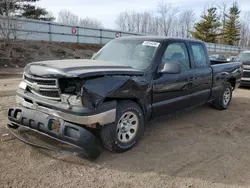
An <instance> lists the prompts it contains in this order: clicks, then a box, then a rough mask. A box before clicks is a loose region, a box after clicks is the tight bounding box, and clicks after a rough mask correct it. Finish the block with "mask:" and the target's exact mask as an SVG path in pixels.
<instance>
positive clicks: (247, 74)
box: [242, 71, 250, 78]
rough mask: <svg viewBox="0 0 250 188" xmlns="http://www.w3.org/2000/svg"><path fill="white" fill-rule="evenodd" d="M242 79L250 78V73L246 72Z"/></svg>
mask: <svg viewBox="0 0 250 188" xmlns="http://www.w3.org/2000/svg"><path fill="white" fill-rule="evenodd" d="M242 77H243V78H250V71H244V72H243V76H242Z"/></svg>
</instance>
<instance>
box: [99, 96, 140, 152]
mask: <svg viewBox="0 0 250 188" xmlns="http://www.w3.org/2000/svg"><path fill="white" fill-rule="evenodd" d="M143 132H144V116H143V112H142V110H141V108H140V106H139V105H138V104H136V103H134V102H133V101H122V102H119V103H118V106H117V110H116V121H115V122H114V123H111V124H109V125H105V126H104V127H103V128H102V129H101V140H102V143H103V146H104V147H105V148H106V149H108V150H110V151H113V152H118V153H121V152H125V151H127V150H129V149H131V148H133V147H134V146H135V145H136V144H137V143H138V141H139V140H140V138H141V136H142V134H143Z"/></svg>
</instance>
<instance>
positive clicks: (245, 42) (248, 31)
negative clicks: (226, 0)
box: [239, 12, 250, 47]
mask: <svg viewBox="0 0 250 188" xmlns="http://www.w3.org/2000/svg"><path fill="white" fill-rule="evenodd" d="M239 45H240V46H241V47H248V46H250V12H246V13H245V15H244V16H243V19H242V21H241V34H240V41H239Z"/></svg>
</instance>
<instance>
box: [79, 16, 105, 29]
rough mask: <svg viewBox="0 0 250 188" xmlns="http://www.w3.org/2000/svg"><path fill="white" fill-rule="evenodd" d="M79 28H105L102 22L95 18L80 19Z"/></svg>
mask: <svg viewBox="0 0 250 188" xmlns="http://www.w3.org/2000/svg"><path fill="white" fill-rule="evenodd" d="M79 26H82V27H90V28H103V25H102V22H101V21H99V20H96V19H93V18H88V17H86V18H80V20H79Z"/></svg>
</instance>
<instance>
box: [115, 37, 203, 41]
mask: <svg viewBox="0 0 250 188" xmlns="http://www.w3.org/2000/svg"><path fill="white" fill-rule="evenodd" d="M116 39H117V40H126V39H129V40H145V41H157V42H162V41H166V40H179V41H191V42H202V41H201V40H193V39H185V38H173V37H165V36H124V37H119V38H116Z"/></svg>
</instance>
